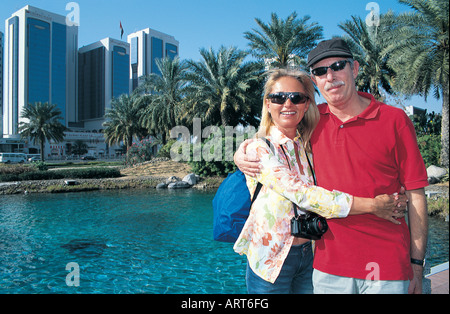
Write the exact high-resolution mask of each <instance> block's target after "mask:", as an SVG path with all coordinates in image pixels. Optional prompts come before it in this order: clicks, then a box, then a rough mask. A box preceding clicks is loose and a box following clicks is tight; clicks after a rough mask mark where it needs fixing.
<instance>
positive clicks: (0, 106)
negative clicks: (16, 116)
mask: <svg viewBox="0 0 450 314" xmlns="http://www.w3.org/2000/svg"><path fill="white" fill-rule="evenodd" d="M2 137H3V33H2V32H0V138H2Z"/></svg>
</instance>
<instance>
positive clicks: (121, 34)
mask: <svg viewBox="0 0 450 314" xmlns="http://www.w3.org/2000/svg"><path fill="white" fill-rule="evenodd" d="M122 36H123V27H122V21H120V39H122Z"/></svg>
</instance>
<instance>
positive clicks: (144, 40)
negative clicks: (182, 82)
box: [127, 28, 179, 91]
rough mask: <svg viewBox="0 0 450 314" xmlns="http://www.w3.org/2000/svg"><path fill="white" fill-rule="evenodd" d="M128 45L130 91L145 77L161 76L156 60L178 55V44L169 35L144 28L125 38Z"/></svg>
mask: <svg viewBox="0 0 450 314" xmlns="http://www.w3.org/2000/svg"><path fill="white" fill-rule="evenodd" d="M127 41H128V43H129V44H130V90H132V91H133V90H134V89H135V88H136V87H137V86H138V85H139V79H140V78H141V77H143V76H145V75H148V74H151V73H156V74H161V73H160V72H159V70H158V67H157V65H156V60H157V59H161V58H164V57H171V58H175V57H176V56H178V55H179V42H178V41H177V40H176V39H175V38H174V37H173V36H170V35H167V34H164V33H161V32H158V31H156V30H153V29H150V28H146V29H143V30H140V31H137V32H135V33H132V34H130V35H128V36H127Z"/></svg>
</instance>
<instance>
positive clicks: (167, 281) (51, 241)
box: [0, 190, 449, 293]
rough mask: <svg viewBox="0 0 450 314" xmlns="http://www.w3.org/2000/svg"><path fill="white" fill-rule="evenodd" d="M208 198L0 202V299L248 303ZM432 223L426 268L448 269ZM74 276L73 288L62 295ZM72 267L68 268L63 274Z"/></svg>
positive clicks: (68, 197) (181, 194)
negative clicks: (216, 298) (194, 297)
mask: <svg viewBox="0 0 450 314" xmlns="http://www.w3.org/2000/svg"><path fill="white" fill-rule="evenodd" d="M213 197H214V192H203V191H197V190H124V191H106V192H82V193H67V194H29V195H10V196H1V197H0V202H1V203H0V293H246V288H245V263H246V261H245V257H242V256H239V255H238V254H236V253H234V251H233V249H232V244H228V243H219V242H216V241H213V240H212V205H211V202H212V199H213ZM448 242H449V236H448V223H446V222H444V221H443V220H439V219H434V218H433V219H430V244H429V251H430V252H429V256H430V258H429V262H430V263H431V265H432V266H434V265H437V264H440V263H443V262H446V261H448V246H449V243H448ZM68 263H76V265H78V266H79V270H80V277H79V283H80V284H79V286H68V285H67V284H66V279H68V282H69V284H70V283H71V282H72V283H73V282H74V281H73V279H74V277H71V276H69V278H67V277H68V275H70V274H71V271H72V270H75V269H74V268H70V267H69V268H68V269H67V270H66V266H67V265H68ZM69 265H71V264H69Z"/></svg>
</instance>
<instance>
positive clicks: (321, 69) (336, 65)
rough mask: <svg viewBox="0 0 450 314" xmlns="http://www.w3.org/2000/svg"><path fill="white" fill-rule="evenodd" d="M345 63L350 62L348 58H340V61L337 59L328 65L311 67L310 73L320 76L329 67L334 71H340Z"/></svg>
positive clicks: (325, 72)
mask: <svg viewBox="0 0 450 314" xmlns="http://www.w3.org/2000/svg"><path fill="white" fill-rule="evenodd" d="M347 63H350V61H349V60H340V61H337V62H335V63H333V64H332V65H330V66H329V67H318V68H315V69H312V70H311V73H312V74H313V75H314V76H322V75H324V74H327V72H328V68H330V69H331V70H333V71H334V72H336V71H341V70H343V69H344V68H345V66H346V65H347Z"/></svg>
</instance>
